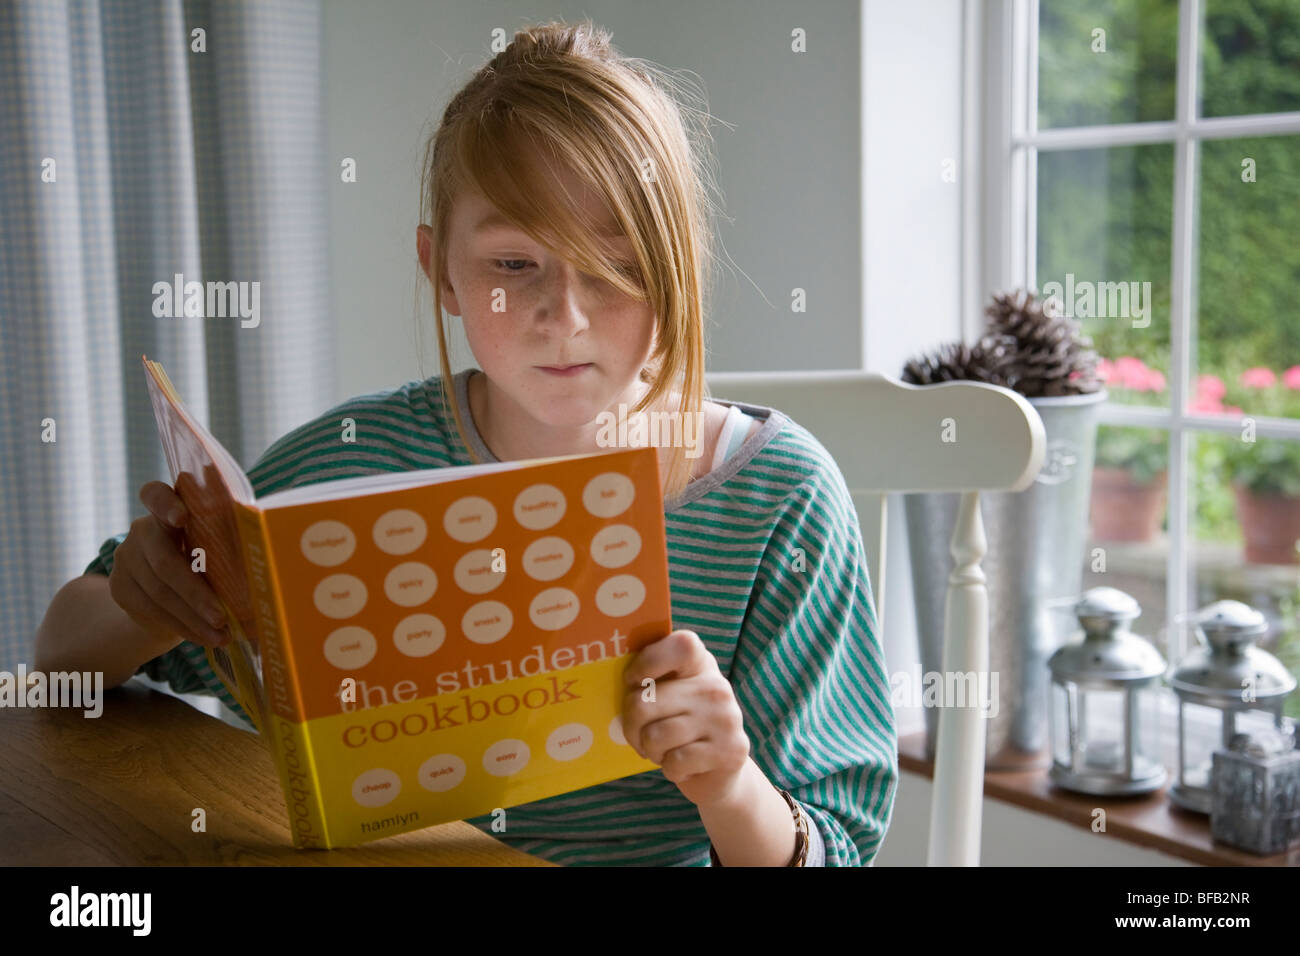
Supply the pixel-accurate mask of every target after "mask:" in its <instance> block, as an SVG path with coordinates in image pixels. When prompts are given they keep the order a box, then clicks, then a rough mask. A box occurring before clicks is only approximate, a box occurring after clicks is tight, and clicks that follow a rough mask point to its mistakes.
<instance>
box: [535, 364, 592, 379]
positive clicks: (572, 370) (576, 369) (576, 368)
mask: <svg viewBox="0 0 1300 956" xmlns="http://www.w3.org/2000/svg"><path fill="white" fill-rule="evenodd" d="M537 367H538V368H539V369H541V370H542V371H543V372H546V373H548V374H550V375H565V376H568V375H579V374H581V373H582V372H584V371H586V370H587V369H589V368H591V363H590V362H587V363H585V364H583V365H570V366H568V367H566V368H556V367H555V366H553V365H539V366H537Z"/></svg>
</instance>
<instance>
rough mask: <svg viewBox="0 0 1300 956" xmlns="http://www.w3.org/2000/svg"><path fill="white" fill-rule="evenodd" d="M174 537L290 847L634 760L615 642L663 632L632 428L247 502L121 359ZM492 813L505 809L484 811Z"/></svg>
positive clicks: (643, 764)
mask: <svg viewBox="0 0 1300 956" xmlns="http://www.w3.org/2000/svg"><path fill="white" fill-rule="evenodd" d="M143 361H144V365H145V370H146V373H147V377H148V383H149V392H150V396H151V400H152V403H153V408H154V414H155V417H156V419H157V422H158V430H159V434H160V436H161V438H162V441H163V446H164V449H165V452H166V456H167V461H168V465H169V467H170V468H171V471H172V476H173V479H174V483H175V488H176V491H177V494H178V495H179V496H180V497H181V499H182V500H183V501H184V502H185V506H186V508H187V509H188V510H189V512H190V515H191V518H190V521H189V522H188V523H187V526H186V530H185V546H186V550H187V554H189V555H190V556H191V558H192V560H193V562H194V567H195V570H196V572H201V573H203V574H204V575H205V576H206V578H207V580H208V582H209V584H210V585H211V586H212V588H213V590H214V592H215V593H216V594H217V596H218V597H219V598H220V600H221V602H222V603H223V605H224V606H225V608H226V611H227V617H228V620H229V622H230V625H231V632H232V634H233V635H234V637H235V640H234V641H232V642H231V643H230V644H228V645H227V646H226V648H224V649H218V650H215V651H214V650H209V652H208V658H209V661H210V662H211V663H212V666H213V670H214V671H215V672H216V673H217V674H218V676H219V677H220V678H221V680H222V682H223V683H224V684H225V685H226V687H227V688H228V689H229V691H230V693H231V695H232V696H233V697H234V698H235V699H236V700H237V701H238V702H239V706H240V707H242V708H243V709H244V711H245V712H246V713H247V715H248V716H249V717H250V719H251V720H252V721H253V723H254V725H255V726H256V727H257V729H258V731H259V732H260V733H261V735H262V737H263V739H264V740H265V741H266V742H267V745H268V747H269V748H270V750H271V752H272V754H273V756H274V757H275V760H276V764H277V767H278V769H279V772H280V779H281V783H282V785H283V790H284V795H285V802H286V807H287V813H288V819H289V821H290V828H291V831H292V833H293V840H294V844H295V846H299V847H322V848H326V847H336V846H349V845H354V844H357V843H363V842H366V841H368V840H375V839H379V838H381V837H386V836H392V835H394V834H396V833H404V832H407V831H410V830H416V829H420V828H422V827H427V826H432V825H435V824H438V823H445V822H448V821H451V820H460V819H465V818H467V817H474V816H480V815H483V814H487V813H491V812H494V811H497V810H498V809H500V810H506V811H508V809H509V808H510V807H512V806H518V805H519V804H522V803H528V802H531V801H534V800H540V799H543V798H545V797H549V796H554V795H557V794H561V793H568V792H570V791H573V790H579V789H582V788H584V787H589V786H594V785H596V784H599V783H604V782H606V781H609V780H614V779H617V778H620V777H625V776H629V775H631V774H635V773H642V772H644V771H647V770H653V769H655V768H656V765H655V764H653V763H651V762H649V761H647V760H645V759H643V758H641V757H639V756H637V754H636V752H635V751H634V750H633V749H632V748H631V747H630V746H628V744H627V742H626V741H625V740H624V739H623V734H622V721H621V714H622V703H623V697H624V694H625V693H626V689H625V687H624V684H623V672H624V669H625V668H626V666H627V663H628V661H629V659H630V656H631V655H632V654H634V653H635V652H636V651H638V650H640V649H641V648H642V647H643V646H645V645H646V644H648V643H650V642H652V641H655V640H657V639H659V638H660V637H663V636H664V635H666V634H668V633H669V631H670V630H671V618H672V614H671V607H670V603H669V586H668V560H667V544H666V534H665V526H664V516H663V507H662V494H661V491H660V474H659V461H658V455H657V453H656V451H655V449H653V448H649V447H645V448H635V449H626V450H615V451H609V452H597V453H594V454H589V455H571V456H565V457H561V458H545V459H533V460H529V461H512V462H498V463H491V464H484V465H470V466H464V467H458V468H440V469H428V470H423V471H408V472H394V473H384V474H378V475H369V476H366V477H364V478H347V479H341V480H336V481H327V482H320V483H317V484H313V485H305V486H302V487H299V488H294V489H289V490H286V491H281V492H277V493H275V494H271V495H267V496H265V497H263V498H260V499H258V498H256V497H255V496H254V494H253V490H252V487H251V485H250V484H249V482H248V478H247V476H246V475H245V474H244V472H243V471H242V469H241V468H240V467H239V465H238V464H237V463H236V462H235V460H234V459H233V457H232V456H231V455H230V454H229V453H228V452H227V451H226V450H225V449H224V448H223V447H222V446H221V444H220V443H219V442H217V440H216V439H215V438H213V437H212V435H211V434H210V433H208V431H207V430H206V429H205V428H203V426H201V425H200V424H198V423H197V422H195V421H194V420H193V418H192V417H191V416H190V415H189V414H188V412H187V411H186V410H185V408H184V405H183V404H182V402H181V400H180V398H179V396H178V395H177V393H176V390H175V389H174V388H173V387H172V385H171V382H170V381H169V380H168V379H167V375H166V373H165V372H164V371H163V369H162V366H161V365H159V364H158V363H157V362H151V361H149V360H148V359H147V358H144V360H143ZM507 826H508V812H507Z"/></svg>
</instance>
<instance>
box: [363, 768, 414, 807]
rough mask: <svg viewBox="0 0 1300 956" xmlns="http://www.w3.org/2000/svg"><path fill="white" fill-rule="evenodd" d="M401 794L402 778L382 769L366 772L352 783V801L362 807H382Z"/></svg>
mask: <svg viewBox="0 0 1300 956" xmlns="http://www.w3.org/2000/svg"><path fill="white" fill-rule="evenodd" d="M401 792H402V778H401V777H399V776H398V775H397V774H395V773H393V771H391V770H388V769H386V768H384V767H376V768H375V769H374V770H367V771H366V772H365V773H363V774H361V776H359V777H357V779H356V780H353V781H352V799H353V800H355V801H356V802H357V803H359V804H361V806H363V807H382V806H384V805H385V804H388V803H392V802H393V801H394V800H395V799H397V795H398V794H399V793H401Z"/></svg>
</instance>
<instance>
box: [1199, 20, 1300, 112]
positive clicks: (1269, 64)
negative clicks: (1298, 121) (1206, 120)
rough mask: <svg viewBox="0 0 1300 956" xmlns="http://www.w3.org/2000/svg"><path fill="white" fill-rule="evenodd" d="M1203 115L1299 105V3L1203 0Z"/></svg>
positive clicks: (1280, 109) (1286, 109)
mask: <svg viewBox="0 0 1300 956" xmlns="http://www.w3.org/2000/svg"><path fill="white" fill-rule="evenodd" d="M1204 3H1205V20H1204V25H1203V27H1202V30H1201V83H1200V90H1201V115H1202V116H1232V115H1234V114H1238V113H1285V112H1289V111H1292V110H1300V4H1297V3H1296V2H1295V0H1204Z"/></svg>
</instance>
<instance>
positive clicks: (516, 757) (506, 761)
mask: <svg viewBox="0 0 1300 956" xmlns="http://www.w3.org/2000/svg"><path fill="white" fill-rule="evenodd" d="M530 756H531V753H530V751H529V750H528V744H526V743H524V742H523V741H522V740H517V739H515V738H513V737H507V738H506V739H505V740H498V741H497V742H496V743H494V744H493V745H492V746H491V747H489V748H488V749H487V750H485V751H484V752H483V769H484V770H486V771H487V772H488V773H490V774H492V776H494V777H508V776H510V775H511V774H515V773H518V772H519V771H520V770H523V769H524V767H525V766H527V765H528V758H529V757H530Z"/></svg>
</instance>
